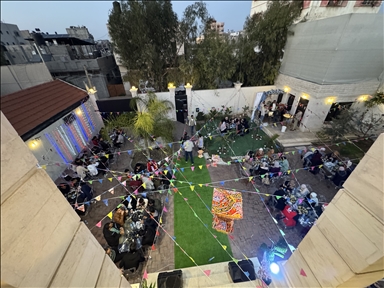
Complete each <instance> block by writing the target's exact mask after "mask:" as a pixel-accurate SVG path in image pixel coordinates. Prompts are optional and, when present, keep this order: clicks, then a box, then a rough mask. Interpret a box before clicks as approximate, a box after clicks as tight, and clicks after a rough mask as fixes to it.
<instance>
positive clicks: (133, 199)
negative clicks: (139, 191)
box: [123, 196, 137, 210]
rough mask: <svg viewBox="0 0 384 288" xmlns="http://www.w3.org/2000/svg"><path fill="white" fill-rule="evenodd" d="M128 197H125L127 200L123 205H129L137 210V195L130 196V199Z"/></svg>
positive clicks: (129, 207) (128, 206)
mask: <svg viewBox="0 0 384 288" xmlns="http://www.w3.org/2000/svg"><path fill="white" fill-rule="evenodd" d="M127 198H128V197H127ZM127 198H125V200H124V202H123V205H124V206H125V207H127V208H128V209H133V210H136V206H137V199H136V197H133V196H132V197H129V201H128V200H127Z"/></svg>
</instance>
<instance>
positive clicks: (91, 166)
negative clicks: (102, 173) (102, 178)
mask: <svg viewBox="0 0 384 288" xmlns="http://www.w3.org/2000/svg"><path fill="white" fill-rule="evenodd" d="M97 166H99V162H96V163H95V164H89V165H88V166H87V169H88V171H89V174H91V176H96V175H97V174H99V171H98V170H97V168H96V167H97Z"/></svg>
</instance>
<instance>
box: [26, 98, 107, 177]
mask: <svg viewBox="0 0 384 288" xmlns="http://www.w3.org/2000/svg"><path fill="white" fill-rule="evenodd" d="M85 105H89V108H90V109H88V113H89V111H92V112H93V115H92V116H91V115H90V116H91V118H92V119H93V121H92V122H93V125H94V130H93V131H92V135H91V136H90V137H89V139H88V141H87V142H89V141H90V139H92V137H93V136H95V135H97V134H98V133H99V131H100V129H101V128H102V127H103V126H104V124H103V121H102V119H101V116H100V114H99V113H97V112H94V110H95V109H94V106H92V102H90V100H88V101H87V102H86V103H85ZM76 111H77V108H76V109H74V110H73V111H72V112H74V113H76ZM69 114H70V113H68V114H67V115H69ZM67 115H65V116H67ZM65 116H63V117H62V118H61V119H59V120H57V121H56V122H55V123H53V124H52V125H50V126H48V127H47V128H45V129H44V130H42V131H41V132H39V133H37V134H35V135H33V137H31V138H30V139H29V140H27V141H25V142H26V144H27V145H28V147H29V149H30V150H31V152H32V154H33V155H34V156H35V157H36V159H37V160H38V161H39V164H40V165H46V164H48V165H47V167H46V172H47V173H48V175H49V176H50V177H51V179H52V180H53V181H55V180H56V179H57V178H58V177H59V176H60V175H61V173H62V172H63V171H64V170H65V169H66V167H67V165H65V162H64V160H63V159H62V158H61V157H60V155H59V154H58V153H57V152H56V150H55V148H54V147H52V145H51V143H50V141H49V140H48V139H47V137H46V136H45V133H49V134H50V135H52V133H51V132H53V131H61V130H60V126H64V125H65V124H64V121H63V118H64V117H65ZM64 131H65V130H64ZM36 138H37V139H39V140H37V141H36V145H35V146H33V145H32V142H33V140H34V139H36ZM68 139H69V141H70V143H71V146H72V149H73V150H72V149H68V150H69V152H70V155H71V159H70V161H73V160H75V158H76V157H77V155H78V153H77V150H76V148H75V146H74V145H73V142H72V140H71V138H70V137H68ZM66 158H67V157H66ZM55 163H59V165H57V164H55Z"/></svg>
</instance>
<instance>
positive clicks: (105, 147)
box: [99, 137, 111, 151]
mask: <svg viewBox="0 0 384 288" xmlns="http://www.w3.org/2000/svg"><path fill="white" fill-rule="evenodd" d="M99 146H100V147H101V149H103V151H108V150H109V149H110V148H111V145H109V143H108V142H105V141H104V139H103V138H102V137H100V139H99Z"/></svg>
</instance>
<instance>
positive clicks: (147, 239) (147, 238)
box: [140, 226, 156, 247]
mask: <svg viewBox="0 0 384 288" xmlns="http://www.w3.org/2000/svg"><path fill="white" fill-rule="evenodd" d="M140 236H142V237H143V238H142V239H141V245H143V246H147V247H151V246H152V245H153V244H154V242H155V237H156V230H155V229H153V227H152V226H145V229H144V230H143V231H141V233H140Z"/></svg>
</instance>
